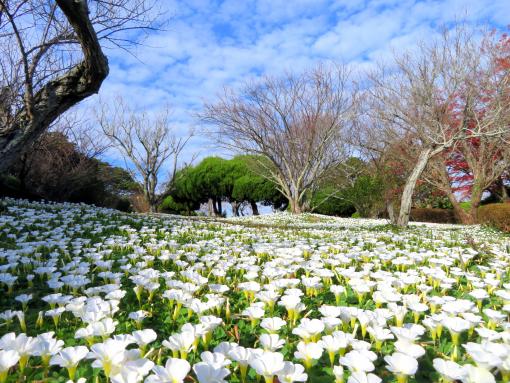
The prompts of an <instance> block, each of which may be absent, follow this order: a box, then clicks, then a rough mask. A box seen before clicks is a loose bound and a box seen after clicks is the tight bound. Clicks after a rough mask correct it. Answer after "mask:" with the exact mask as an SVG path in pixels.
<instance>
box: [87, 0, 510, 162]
mask: <svg viewBox="0 0 510 383" xmlns="http://www.w3.org/2000/svg"><path fill="white" fill-rule="evenodd" d="M165 4H166V6H167V9H168V12H167V15H168V16H170V17H171V21H170V25H169V27H168V28H167V30H165V31H161V32H157V33H154V34H152V35H151V36H149V38H148V39H147V41H146V42H145V45H144V46H142V47H139V48H137V49H136V51H135V52H134V53H135V55H136V56H137V57H136V58H135V57H132V56H130V55H127V54H126V53H125V52H123V51H120V50H118V51H117V50H111V51H109V52H107V53H108V55H109V60H110V63H111V71H110V73H111V74H110V76H109V77H108V79H107V80H106V81H105V83H104V85H103V87H102V89H101V92H100V95H101V97H102V98H103V99H108V98H110V97H112V96H113V95H114V94H118V93H120V94H123V95H124V96H125V97H126V98H127V100H128V101H129V102H130V103H132V104H133V106H135V107H139V108H148V109H151V110H157V109H159V108H161V107H162V106H163V105H166V104H170V105H172V107H173V110H174V113H173V118H174V119H175V125H176V127H177V128H178V129H179V131H181V132H184V131H185V130H186V128H187V127H192V126H194V125H195V124H196V119H195V117H194V116H195V114H196V113H197V112H198V111H200V109H201V107H202V105H203V102H204V101H210V100H214V98H215V96H216V95H217V94H218V93H219V92H220V91H221V90H222V88H223V87H224V86H230V87H237V86H240V85H241V84H242V83H243V82H244V81H246V80H249V79H252V78H256V77H259V76H262V75H265V74H278V73H281V72H282V71H285V70H298V71H299V70H302V69H304V68H307V67H310V66H312V65H313V64H314V63H316V62H318V61H321V60H338V61H343V62H347V63H352V64H353V65H356V66H360V67H367V66H370V65H371V64H372V63H374V62H375V61H377V60H379V59H383V58H387V57H388V56H389V55H390V54H391V52H392V51H393V50H397V51H398V50H402V49H408V48H411V47H413V46H414V45H415V44H416V43H417V42H418V41H420V40H424V41H426V40H427V39H431V38H433V37H434V35H435V34H437V33H438V32H439V29H440V28H441V27H442V26H447V27H448V26H452V25H453V24H454V23H455V21H458V20H463V21H466V22H468V23H471V24H473V25H487V24H488V25H490V26H492V27H494V28H499V29H503V28H505V27H506V23H507V22H508V18H507V15H509V14H510V1H508V0H423V1H419V0H349V1H344V0H293V1H291V2H290V1H288V0H259V1H255V0H247V1H239V0H225V1H207V0H165ZM90 102H94V100H90V101H89V103H90ZM208 143H209V144H208ZM198 149H200V150H201V154H202V155H207V154H209V153H212V152H214V151H215V150H217V148H215V147H214V140H207V139H206V138H204V137H197V138H196V139H195V140H194V141H193V143H192V145H191V146H190V148H189V152H190V155H191V152H192V151H194V150H198Z"/></svg>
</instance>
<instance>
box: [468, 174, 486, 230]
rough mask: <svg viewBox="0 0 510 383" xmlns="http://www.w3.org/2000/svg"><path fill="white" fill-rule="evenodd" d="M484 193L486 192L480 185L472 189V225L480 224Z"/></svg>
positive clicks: (470, 211) (475, 185)
mask: <svg viewBox="0 0 510 383" xmlns="http://www.w3.org/2000/svg"><path fill="white" fill-rule="evenodd" d="M483 191H484V190H483V189H482V188H481V187H480V185H477V184H476V183H475V184H474V185H473V187H472V189H471V209H470V210H469V213H470V215H471V221H472V223H477V222H478V208H479V207H480V203H481V202H482V196H483Z"/></svg>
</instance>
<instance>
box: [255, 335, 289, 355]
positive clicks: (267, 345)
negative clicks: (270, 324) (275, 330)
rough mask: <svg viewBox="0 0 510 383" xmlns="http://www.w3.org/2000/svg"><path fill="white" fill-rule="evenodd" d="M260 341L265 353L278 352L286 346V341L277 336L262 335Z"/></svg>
mask: <svg viewBox="0 0 510 383" xmlns="http://www.w3.org/2000/svg"><path fill="white" fill-rule="evenodd" d="M259 340H260V344H261V345H262V348H263V349H264V351H276V350H278V349H280V348H282V347H283V345H284V344H285V341H284V340H283V339H280V337H279V336H278V335H277V334H262V335H261V336H260V338H259Z"/></svg>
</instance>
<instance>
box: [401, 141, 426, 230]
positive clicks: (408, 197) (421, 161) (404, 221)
mask: <svg viewBox="0 0 510 383" xmlns="http://www.w3.org/2000/svg"><path fill="white" fill-rule="evenodd" d="M431 153H432V148H427V149H424V150H422V151H421V152H420V155H419V156H418V161H417V162H416V165H414V169H413V171H412V172H411V174H410V175H409V177H408V178H407V180H406V184H405V186H404V191H403V192H402V198H401V200H400V211H399V214H398V219H397V225H398V226H400V227H406V226H407V225H408V224H409V216H410V214H411V207H412V202H413V193H414V189H415V188H416V183H417V182H418V179H419V178H420V176H421V174H422V173H423V170H424V169H425V167H426V166H427V162H428V161H429V158H430V157H431Z"/></svg>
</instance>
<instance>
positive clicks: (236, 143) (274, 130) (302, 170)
mask: <svg viewBox="0 0 510 383" xmlns="http://www.w3.org/2000/svg"><path fill="white" fill-rule="evenodd" d="M347 74H348V73H347V71H346V69H345V68H344V67H341V66H335V67H326V66H319V67H317V68H315V69H313V70H310V71H307V72H305V73H303V74H300V75H296V74H288V75H286V76H284V77H281V78H274V77H266V78H264V79H263V80H262V81H260V82H257V83H252V84H248V85H246V86H245V87H244V89H243V90H242V91H241V92H239V93H234V92H233V91H226V92H225V94H224V95H223V96H222V97H221V98H220V101H219V102H218V103H215V104H208V105H206V107H205V112H204V113H203V115H202V118H203V120H204V121H205V122H207V123H209V124H211V125H212V126H214V127H215V128H213V133H214V134H215V136H216V135H217V137H218V138H219V140H220V143H221V144H222V145H223V146H225V147H228V148H233V149H236V150H239V151H243V152H248V153H253V154H260V155H262V156H263V157H264V158H267V159H269V162H270V165H269V166H268V165H267V162H261V164H260V165H261V166H264V167H265V169H266V173H267V174H269V177H270V178H271V179H272V180H273V181H274V182H275V183H276V184H277V185H278V187H279V189H280V191H281V192H282V193H283V194H284V195H285V196H286V197H287V198H288V199H289V202H290V205H291V209H292V211H293V212H300V211H302V210H303V209H306V208H307V206H306V205H307V204H306V197H307V193H309V192H311V191H313V189H314V188H315V187H316V186H317V182H318V180H319V178H320V176H321V175H322V174H324V172H326V171H327V170H328V169H330V168H331V167H333V166H335V165H336V164H337V163H338V162H339V161H341V159H342V158H343V151H344V149H345V146H344V142H343V141H342V137H343V135H344V134H345V132H346V130H347V125H348V121H349V119H350V117H351V114H352V113H353V109H354V99H355V97H354V95H353V93H352V92H351V89H349V83H348V76H347Z"/></svg>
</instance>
